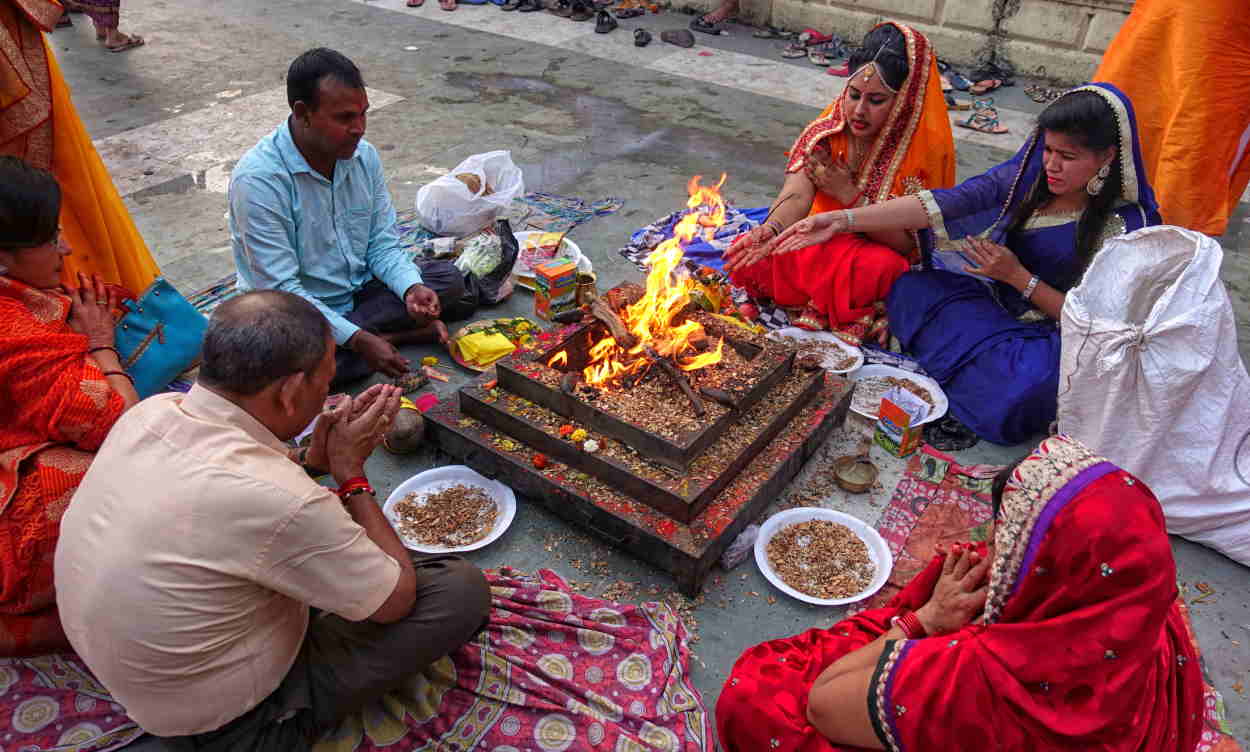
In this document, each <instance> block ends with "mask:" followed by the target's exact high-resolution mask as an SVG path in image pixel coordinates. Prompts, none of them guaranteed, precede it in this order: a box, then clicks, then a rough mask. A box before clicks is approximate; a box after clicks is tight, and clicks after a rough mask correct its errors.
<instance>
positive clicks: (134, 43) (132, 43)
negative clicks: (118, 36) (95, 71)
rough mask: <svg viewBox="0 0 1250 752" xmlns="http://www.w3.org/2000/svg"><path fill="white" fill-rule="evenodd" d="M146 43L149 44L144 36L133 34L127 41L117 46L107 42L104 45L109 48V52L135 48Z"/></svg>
mask: <svg viewBox="0 0 1250 752" xmlns="http://www.w3.org/2000/svg"><path fill="white" fill-rule="evenodd" d="M145 44H147V42H144V41H143V37H141V36H139V35H138V34H131V35H129V36H128V37H127V38H126V41H125V42H123V43H121V44H119V45H117V46H115V47H109V46H108V45H107V44H106V45H104V49H106V50H108V51H109V52H125V51H126V50H133V49H134V48H136V47H142V46H143V45H145Z"/></svg>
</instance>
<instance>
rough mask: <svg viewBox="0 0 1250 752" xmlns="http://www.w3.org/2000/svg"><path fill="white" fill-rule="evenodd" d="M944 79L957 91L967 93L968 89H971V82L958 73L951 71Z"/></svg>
mask: <svg viewBox="0 0 1250 752" xmlns="http://www.w3.org/2000/svg"><path fill="white" fill-rule="evenodd" d="M946 79H947V80H948V81H950V82H951V86H954V87H955V88H956V89H959V90H960V91H967V90H968V89H970V88H972V82H971V81H969V80H968V79H967V78H966V77H965V76H964V75H963V74H962V73H960V72H959V71H955V70H953V71H951V72H949V73H947V74H946Z"/></svg>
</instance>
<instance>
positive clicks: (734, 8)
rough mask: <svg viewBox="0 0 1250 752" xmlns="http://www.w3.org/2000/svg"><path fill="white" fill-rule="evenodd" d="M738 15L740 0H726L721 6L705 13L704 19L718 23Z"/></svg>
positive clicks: (711, 22)
mask: <svg viewBox="0 0 1250 752" xmlns="http://www.w3.org/2000/svg"><path fill="white" fill-rule="evenodd" d="M736 15H738V0H725V1H724V2H722V3H721V4H720V7H719V8H717V9H716V10H714V11H712V12H711V13H706V14H704V16H703V20H704V21H706V22H707V23H710V24H718V23H721V22H722V21H725V20H726V19H729V18H733V17H734V16H736Z"/></svg>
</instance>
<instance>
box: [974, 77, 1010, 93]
mask: <svg viewBox="0 0 1250 752" xmlns="http://www.w3.org/2000/svg"><path fill="white" fill-rule="evenodd" d="M1002 85H1003V81H1002V79H1000V78H987V79H985V80H984V81H977V82H976V83H975V84H973V85H972V86H971V87H970V88H969V89H968V93H969V94H976V95H978V96H979V95H981V94H988V93H990V92H991V91H994V90H995V89H997V88H999V87H1000V86H1002Z"/></svg>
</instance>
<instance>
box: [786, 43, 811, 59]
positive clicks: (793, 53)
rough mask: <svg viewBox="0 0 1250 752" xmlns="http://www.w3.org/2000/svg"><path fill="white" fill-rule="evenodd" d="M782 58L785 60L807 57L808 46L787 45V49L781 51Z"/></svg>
mask: <svg viewBox="0 0 1250 752" xmlns="http://www.w3.org/2000/svg"><path fill="white" fill-rule="evenodd" d="M781 56H782V57H785V58H799V57H807V46H806V45H802V44H787V45H786V46H785V49H783V50H782V51H781Z"/></svg>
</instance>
